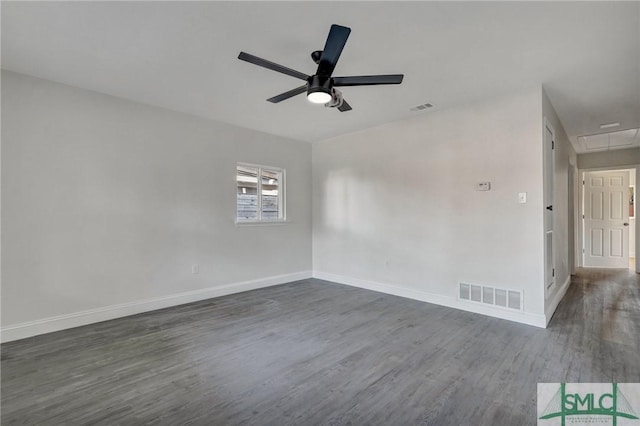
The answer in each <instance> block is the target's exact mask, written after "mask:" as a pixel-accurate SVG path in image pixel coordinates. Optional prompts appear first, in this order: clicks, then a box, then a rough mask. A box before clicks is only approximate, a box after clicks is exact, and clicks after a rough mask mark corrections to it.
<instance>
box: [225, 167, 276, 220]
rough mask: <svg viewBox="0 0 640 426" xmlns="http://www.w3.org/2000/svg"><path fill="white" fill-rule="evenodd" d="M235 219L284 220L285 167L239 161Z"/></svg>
mask: <svg viewBox="0 0 640 426" xmlns="http://www.w3.org/2000/svg"><path fill="white" fill-rule="evenodd" d="M236 187H237V198H236V221H237V222H277V221H284V220H285V214H284V210H285V209H284V170H283V169H279V168H277V167H266V166H256V165H253V164H242V163H238V165H237V168H236Z"/></svg>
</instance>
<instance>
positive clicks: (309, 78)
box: [238, 24, 404, 112]
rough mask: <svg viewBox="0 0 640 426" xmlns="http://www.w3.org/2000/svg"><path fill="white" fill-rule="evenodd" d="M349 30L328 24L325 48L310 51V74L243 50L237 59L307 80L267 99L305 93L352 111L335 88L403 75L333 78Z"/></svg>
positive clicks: (312, 99)
mask: <svg viewBox="0 0 640 426" xmlns="http://www.w3.org/2000/svg"><path fill="white" fill-rule="evenodd" d="M350 33H351V28H347V27H342V26H340V25H335V24H334V25H331V30H329V35H328V36H327V41H326V43H325V45H324V49H323V50H316V51H315V52H313V53H311V59H313V61H314V62H315V63H316V64H318V69H317V70H316V73H315V74H313V75H306V74H305V73H302V72H300V71H296V70H293V69H291V68H287V67H285V66H283V65H280V64H276V63H275V62H271V61H267V60H266V59H262V58H259V57H257V56H254V55H251V54H249V53H246V52H240V54H239V55H238V59H240V60H242V61H247V62H250V63H252V64H255V65H258V66H261V67H264V68H268V69H270V70H273V71H277V72H281V73H283V74H287V75H290V76H291V77H296V78H299V79H300V80H305V81H306V83H305V84H304V85H302V86H300V87H296V88H295V89H291V90H289V91H288V92H284V93H281V94H279V95H277V96H274V97H272V98H269V99H267V101H269V102H273V103H278V102H281V101H284V100H285V99H289V98H291V97H293V96H296V95H299V94H301V93H304V92H307V99H308V100H309V101H310V102H313V103H316V104H325V106H327V107H333V108H338V110H339V111H341V112H344V111H349V110H351V106H350V105H349V104H348V103H347V102H346V101H345V100H344V99H343V98H342V93H341V92H340V91H339V90H337V89H336V87H343V86H374V85H379V84H400V83H402V78H403V77H404V74H387V75H358V76H348V77H332V76H331V75H332V74H333V70H334V69H335V67H336V63H337V62H338V59H339V58H340V54H341V53H342V49H344V45H345V44H346V43H347V38H349V34H350Z"/></svg>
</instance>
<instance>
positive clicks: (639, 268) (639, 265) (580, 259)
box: [575, 165, 640, 273]
mask: <svg viewBox="0 0 640 426" xmlns="http://www.w3.org/2000/svg"><path fill="white" fill-rule="evenodd" d="M633 169H635V170H636V180H635V182H631V179H629V184H630V185H632V184H634V183H635V184H636V188H638V186H637V181H638V170H640V166H637V165H630V166H608V167H592V168H587V169H578V183H579V185H578V187H577V188H576V189H577V191H578V207H579V208H578V209H576V213H577V217H576V225H577V228H578V234H577V235H578V240H577V243H578V244H577V245H578V247H577V250H578V251H577V254H578V255H577V256H576V257H575V260H576V261H577V267H579V268H584V267H585V266H584V220H583V219H584V184H583V183H582V182H584V179H585V173H587V172H613V171H631V170H633ZM636 191H637V189H636ZM639 231H640V227H639V226H637V221H636V272H638V273H640V256H638V245H639V244H638V234H640V232H639Z"/></svg>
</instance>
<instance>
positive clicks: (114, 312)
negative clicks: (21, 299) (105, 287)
mask: <svg viewBox="0 0 640 426" xmlns="http://www.w3.org/2000/svg"><path fill="white" fill-rule="evenodd" d="M311 276H312V273H311V271H301V272H295V273H291V274H284V275H276V276H273V277H267V278H260V279H256V280H249V281H242V282H237V283H232V284H226V285H222V286H216V287H209V288H204V289H200V290H194V291H187V292H184V293H177V294H171V295H168V296H161V297H154V298H152V299H146V300H138V301H135V302H129V303H121V304H118V305H112V306H105V307H102V308H97V309H90V310H87V311H81V312H74V313H71V314H66V315H59V316H55V317H50V318H43V319H39V320H36V321H29V322H24V323H20V324H15V325H10V326H6V327H2V328H0V341H2V342H3V343H4V342H10V341H12V340H18V339H24V338H27V337H31V336H37V335H39V334H45V333H51V332H54V331H60V330H65V329H68V328H73V327H79V326H82V325H87V324H93V323H96V322H101V321H107V320H111V319H115V318H121V317H126V316H129V315H134V314H140V313H143V312H149V311H153V310H156V309H162V308H168V307H171V306H177V305H183V304H185V303H191V302H197V301H200V300H206V299H211V298H214V297H220V296H226V295H228V294H233V293H241V292H243V291H248V290H254V289H258V288H263V287H270V286H273V285H278V284H284V283H288V282H292V281H298V280H304V279H307V278H311Z"/></svg>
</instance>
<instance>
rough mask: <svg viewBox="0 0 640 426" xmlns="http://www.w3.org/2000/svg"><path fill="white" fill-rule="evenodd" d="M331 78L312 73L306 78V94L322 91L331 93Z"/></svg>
mask: <svg viewBox="0 0 640 426" xmlns="http://www.w3.org/2000/svg"><path fill="white" fill-rule="evenodd" d="M332 87H333V79H332V78H331V77H328V76H325V75H312V76H309V78H308V79H307V96H309V93H314V92H324V93H329V94H331V88H332Z"/></svg>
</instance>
